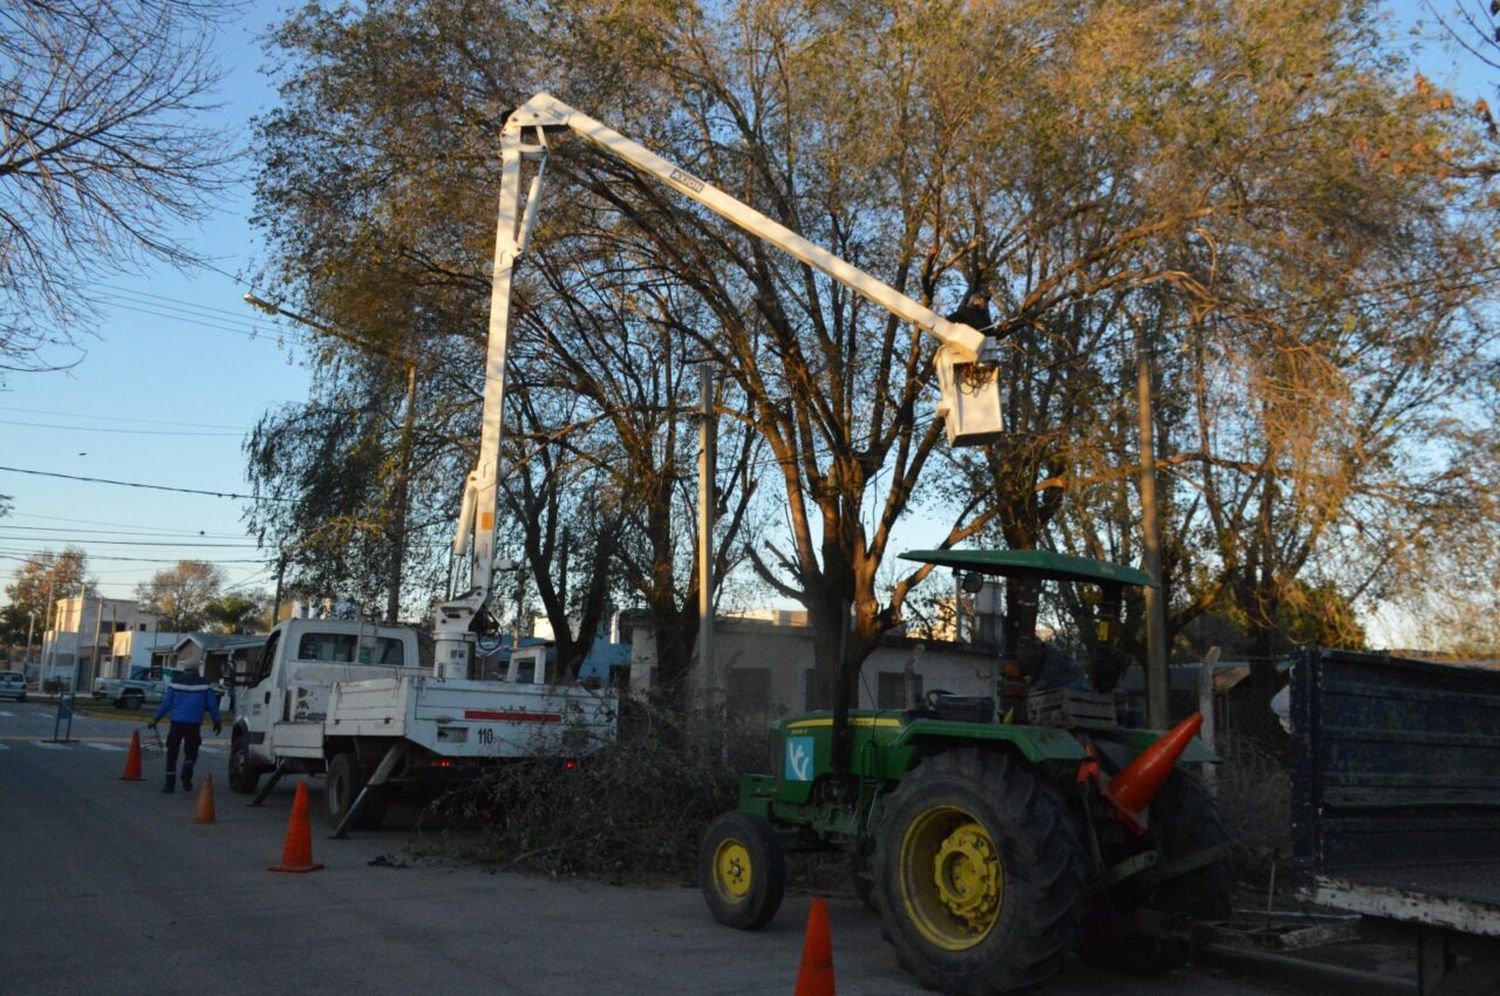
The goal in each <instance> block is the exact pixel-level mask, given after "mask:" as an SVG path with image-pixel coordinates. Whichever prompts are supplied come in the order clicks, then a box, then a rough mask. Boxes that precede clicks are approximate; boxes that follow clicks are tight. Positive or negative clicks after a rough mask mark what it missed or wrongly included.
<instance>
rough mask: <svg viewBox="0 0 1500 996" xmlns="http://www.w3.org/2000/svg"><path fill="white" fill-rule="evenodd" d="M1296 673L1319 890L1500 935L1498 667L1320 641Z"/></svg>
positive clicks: (1307, 861)
mask: <svg viewBox="0 0 1500 996" xmlns="http://www.w3.org/2000/svg"><path fill="white" fill-rule="evenodd" d="M1291 677H1292V724H1293V733H1292V744H1291V748H1292V749H1291V757H1292V831H1293V842H1294V858H1295V863H1296V866H1297V868H1298V869H1299V870H1300V871H1301V872H1303V873H1304V875H1305V876H1306V881H1307V882H1308V889H1307V894H1308V896H1309V898H1312V899H1314V900H1315V901H1317V902H1322V903H1326V904H1328V905H1330V906H1337V907H1340V908H1343V909H1349V910H1353V911H1355V912H1360V913H1367V914H1370V915H1375V916H1383V917H1387V918H1390V919H1394V920H1403V921H1407V922H1413V923H1423V924H1430V925H1435V926H1443V927H1449V928H1452V929H1455V930H1459V931H1462V932H1464V933H1470V934H1480V935H1484V936H1500V671H1496V670H1494V669H1491V668H1483V667H1472V666H1460V665H1449V664H1437V663H1433V662H1429V661H1416V660H1406V659H1402V658H1395V657H1385V656H1375V655H1369V654H1353V653H1347V652H1342V651H1311V652H1305V653H1303V654H1301V655H1299V657H1298V658H1297V659H1296V660H1295V662H1294V664H1293V667H1292V675H1291Z"/></svg>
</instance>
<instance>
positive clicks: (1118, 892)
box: [1078, 771, 1234, 976]
mask: <svg viewBox="0 0 1500 996" xmlns="http://www.w3.org/2000/svg"><path fill="white" fill-rule="evenodd" d="M1151 828H1152V829H1151V830H1150V831H1148V833H1150V834H1152V835H1154V837H1153V838H1151V839H1155V840H1156V841H1158V842H1159V846H1160V847H1161V851H1162V860H1163V861H1175V860H1178V859H1180V858H1185V857H1188V856H1189V855H1192V854H1197V853H1199V852H1201V851H1204V850H1207V849H1208V848H1212V847H1221V846H1222V845H1224V844H1225V843H1227V842H1228V840H1229V834H1228V832H1227V831H1225V829H1224V819H1223V817H1222V816H1220V814H1219V806H1218V803H1216V802H1215V801H1214V798H1213V796H1211V795H1209V794H1208V790H1207V789H1205V788H1204V787H1203V786H1202V784H1201V783H1199V781H1198V780H1197V779H1196V778H1193V777H1192V776H1191V775H1189V774H1187V773H1186V772H1184V771H1173V772H1172V774H1171V775H1169V776H1168V777H1167V780H1166V782H1165V783H1164V784H1163V785H1162V788H1161V792H1159V793H1158V794H1157V796H1156V799H1155V800H1153V801H1152V803H1151ZM1116 860H1118V859H1116ZM1233 890H1234V877H1233V875H1232V874H1231V873H1230V869H1229V862H1228V860H1227V857H1226V856H1224V855H1222V854H1221V855H1220V856H1219V857H1218V858H1216V859H1215V860H1213V861H1212V862H1210V863H1209V864H1206V865H1203V866H1202V867H1200V868H1196V869H1194V870H1192V871H1190V872H1187V873H1186V874H1183V875H1179V876H1177V877H1176V878H1170V879H1167V880H1166V881H1165V882H1161V883H1159V884H1157V885H1154V886H1153V885H1147V886H1144V887H1143V886H1142V885H1141V884H1140V883H1139V882H1136V881H1133V880H1131V879H1126V880H1125V881H1123V882H1121V883H1120V884H1119V885H1117V886H1115V887H1114V888H1113V889H1111V890H1110V892H1109V895H1108V896H1101V897H1099V899H1098V901H1097V902H1096V903H1095V905H1094V907H1093V908H1092V909H1091V910H1090V911H1089V915H1088V917H1087V918H1086V919H1085V921H1084V927H1083V933H1082V935H1081V936H1080V938H1079V942H1078V956H1079V957H1080V958H1082V959H1083V960H1084V961H1086V962H1088V963H1089V964H1091V965H1094V966H1096V967H1098V968H1103V969H1107V970H1109V971H1112V972H1122V973H1125V974H1127V975H1141V976H1153V975H1161V974H1163V973H1165V972H1169V971H1171V970H1172V969H1174V968H1179V967H1181V966H1182V965H1183V964H1185V963H1186V962H1187V960H1188V957H1189V956H1190V955H1191V954H1192V948H1191V945H1190V944H1189V943H1188V942H1187V941H1186V940H1180V939H1177V938H1171V937H1153V936H1149V935H1146V934H1142V933H1139V932H1137V931H1135V930H1132V929H1131V928H1130V927H1129V926H1128V924H1129V923H1130V921H1131V918H1132V916H1133V915H1134V913H1135V911H1136V910H1137V909H1140V908H1147V909H1151V910H1156V911H1158V912H1161V913H1171V914H1183V915H1187V916H1190V917H1192V918H1194V919H1198V920H1227V919H1229V915H1230V907H1231V900H1232V898H1233Z"/></svg>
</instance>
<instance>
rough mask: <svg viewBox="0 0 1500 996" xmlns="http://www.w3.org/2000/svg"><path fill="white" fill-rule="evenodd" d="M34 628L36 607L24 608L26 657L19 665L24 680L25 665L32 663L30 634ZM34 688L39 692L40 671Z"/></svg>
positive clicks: (40, 682)
mask: <svg viewBox="0 0 1500 996" xmlns="http://www.w3.org/2000/svg"><path fill="white" fill-rule="evenodd" d="M35 630H36V609H27V610H26V657H25V659H24V662H23V663H22V665H21V673H22V675H23V679H22V680H25V679H24V675H25V673H26V665H27V664H30V663H32V661H31V634H32V633H33V632H34V631H35ZM36 690H37V691H38V692H40V691H41V690H42V675H41V672H40V671H38V672H37V676H36Z"/></svg>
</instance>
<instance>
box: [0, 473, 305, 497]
mask: <svg viewBox="0 0 1500 996" xmlns="http://www.w3.org/2000/svg"><path fill="white" fill-rule="evenodd" d="M0 471H7V472H9V473H12V474H30V475H32V476H34V477H58V478H62V479H63V480H65V481H83V482H84V483H86V484H112V485H114V486H116V487H121V488H144V489H145V490H147V491H172V492H175V493H177V494H185V495H207V496H208V497H210V498H237V499H240V500H242V501H286V502H294V501H296V500H297V499H295V498H278V497H275V496H273V495H242V494H239V493H238V492H235V491H208V490H205V489H202V488H178V487H173V486H171V485H168V484H145V483H142V482H140V481H116V480H111V479H110V478H107V477H85V476H83V475H81V474H59V473H57V472H55V471H50V470H28V469H27V468H25V467H0Z"/></svg>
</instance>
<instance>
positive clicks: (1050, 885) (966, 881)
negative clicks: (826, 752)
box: [875, 749, 1088, 993]
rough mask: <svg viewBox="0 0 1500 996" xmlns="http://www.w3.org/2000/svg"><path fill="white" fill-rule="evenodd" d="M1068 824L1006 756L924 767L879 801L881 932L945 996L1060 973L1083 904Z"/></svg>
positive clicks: (1045, 788) (1057, 805) (1077, 853)
mask: <svg viewBox="0 0 1500 996" xmlns="http://www.w3.org/2000/svg"><path fill="white" fill-rule="evenodd" d="M1083 858H1084V853H1083V847H1082V844H1081V843H1080V840H1079V835H1078V827H1077V823H1076V821H1075V818H1074V817H1073V815H1072V814H1071V813H1069V812H1068V810H1067V807H1066V805H1065V803H1064V802H1063V799H1062V797H1061V796H1060V795H1058V793H1057V792H1056V791H1055V790H1054V789H1053V788H1052V787H1051V786H1050V785H1048V784H1047V783H1046V782H1044V781H1042V779H1041V778H1040V777H1039V776H1038V775H1037V774H1036V773H1035V772H1034V771H1032V770H1031V769H1030V768H1029V767H1027V766H1026V765H1025V764H1024V763H1023V762H1021V761H1020V760H1018V759H1016V758H1014V757H1011V756H1010V755H1007V754H1004V753H1000V752H996V751H986V750H978V749H966V750H955V751H950V752H947V753H943V754H938V755H935V756H933V757H930V758H928V759H927V760H925V761H923V762H922V763H921V764H920V765H918V766H917V768H916V769H915V770H914V771H912V772H911V774H909V775H907V776H906V777H904V778H903V779H902V780H901V783H900V784H899V785H898V786H897V788H896V790H895V791H894V792H892V793H891V795H890V797H889V798H888V799H887V800H886V804H885V815H884V817H883V818H882V820H881V824H880V830H879V836H878V841H877V845H876V854H875V868H876V876H875V880H876V885H877V887H878V889H879V892H880V905H881V917H882V930H881V932H882V933H883V934H884V935H885V938H886V940H888V941H890V942H891V943H892V944H893V945H895V948H896V958H897V960H898V961H899V962H900V963H901V966H902V967H903V968H905V969H906V970H908V971H910V972H911V973H913V974H914V975H916V977H917V979H918V980H919V981H920V982H921V983H922V985H923V986H925V987H927V988H930V989H939V990H942V991H943V992H946V993H995V992H1008V991H1010V990H1014V989H1022V988H1026V987H1028V986H1033V985H1036V984H1037V983H1039V982H1041V981H1043V980H1044V979H1046V978H1047V977H1048V976H1050V975H1052V974H1054V973H1055V972H1057V971H1058V970H1059V969H1060V968H1061V967H1062V963H1063V956H1064V955H1065V954H1066V953H1067V951H1068V950H1069V949H1070V948H1072V946H1073V943H1074V941H1075V940H1076V938H1077V933H1078V924H1079V921H1080V919H1081V918H1082V916H1083V913H1084V910H1085V908H1086V906H1087V902H1088V884H1087V881H1086V878H1085V871H1084V860H1083Z"/></svg>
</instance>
